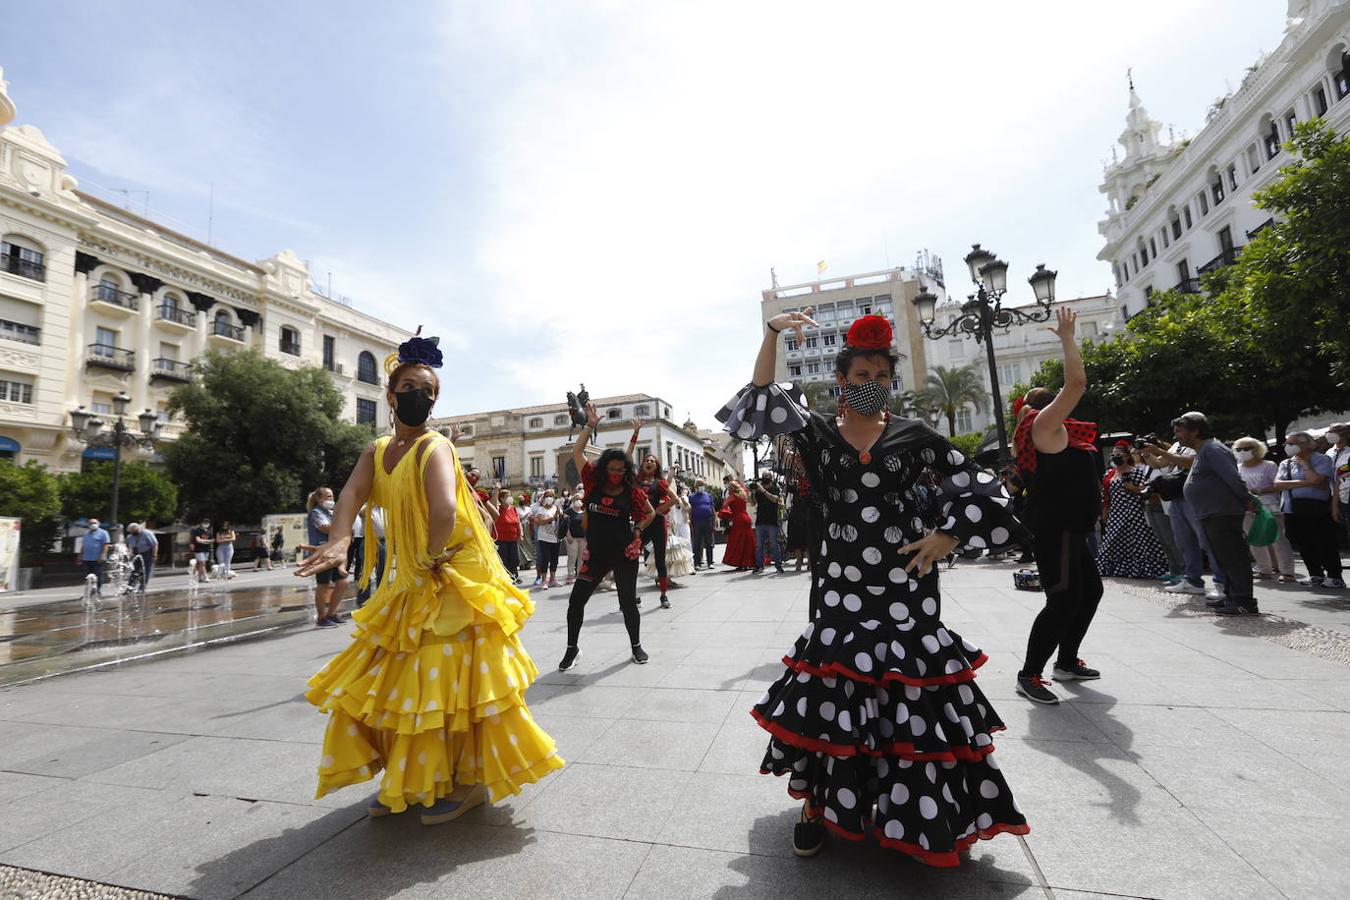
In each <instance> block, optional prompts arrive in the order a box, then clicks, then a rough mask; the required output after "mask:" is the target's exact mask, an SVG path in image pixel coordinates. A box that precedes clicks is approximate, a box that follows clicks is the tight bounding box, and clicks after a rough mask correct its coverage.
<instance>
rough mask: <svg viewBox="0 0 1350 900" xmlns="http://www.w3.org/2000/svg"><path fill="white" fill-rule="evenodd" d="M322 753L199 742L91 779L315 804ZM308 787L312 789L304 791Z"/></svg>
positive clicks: (277, 745) (269, 744)
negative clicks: (318, 760) (318, 757)
mask: <svg viewBox="0 0 1350 900" xmlns="http://www.w3.org/2000/svg"><path fill="white" fill-rule="evenodd" d="M315 755H316V748H315V747H313V746H312V745H309V744H290V743H286V742H283V741H256V740H248V739H245V738H217V737H195V738H192V739H191V740H187V741H184V742H182V743H181V744H175V745H174V746H172V747H168V748H166V749H164V750H161V751H159V752H158V753H152V754H149V755H148V756H142V757H140V758H139V759H134V760H131V761H129V762H125V763H122V764H121V765H116V766H112V767H110V768H107V769H104V770H103V771H100V772H95V773H93V774H91V775H88V776H86V780H88V781H96V782H100V783H102V784H121V785H127V786H131V787H147V788H158V789H163V790H174V791H181V792H188V791H195V792H197V793H202V794H212V795H217V796H223V797H239V798H244V799H249V800H276V801H280V802H284V803H299V804H310V803H313V799H312V798H313V790H314V788H313V784H314V781H313V779H314V770H315V766H316V762H315ZM301 784H308V785H309V787H308V789H301V788H299V785H301Z"/></svg>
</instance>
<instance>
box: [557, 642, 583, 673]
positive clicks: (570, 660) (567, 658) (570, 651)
mask: <svg viewBox="0 0 1350 900" xmlns="http://www.w3.org/2000/svg"><path fill="white" fill-rule="evenodd" d="M580 656H581V648H580V647H568V648H567V652H566V653H564V654H563V658H562V662H560V663H558V671H559V672H566V671H567V670H568V669H570V668H572V667H573V666H575V665H576V664H577V659H578V658H579V657H580Z"/></svg>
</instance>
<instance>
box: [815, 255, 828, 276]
mask: <svg viewBox="0 0 1350 900" xmlns="http://www.w3.org/2000/svg"><path fill="white" fill-rule="evenodd" d="M828 268H829V266H828V265H826V263H825V260H823V259H822V260H821V261H820V262H818V263H816V274H817V275H820V274H821V273H823V272H824V271H825V270H826V269H828Z"/></svg>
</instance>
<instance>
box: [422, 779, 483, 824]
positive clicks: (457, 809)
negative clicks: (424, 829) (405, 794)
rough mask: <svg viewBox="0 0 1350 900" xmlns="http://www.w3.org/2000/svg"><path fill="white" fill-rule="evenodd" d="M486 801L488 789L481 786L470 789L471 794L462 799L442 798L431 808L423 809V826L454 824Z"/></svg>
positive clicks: (425, 807)
mask: <svg viewBox="0 0 1350 900" xmlns="http://www.w3.org/2000/svg"><path fill="white" fill-rule="evenodd" d="M485 800H487V789H486V788H484V787H483V785H481V784H476V785H474V786H473V787H471V788H469V792H468V793H467V794H465V795H464V797H463V798H462V799H458V800H452V799H450V798H449V797H442V798H441V799H439V800H437V801H436V802H435V803H433V804H431V805H430V806H424V807H422V824H423V825H440V824H443V823H445V822H453V821H454V820H455V819H458V818H459V817H460V816H462V815H464V814H465V813H466V812H468V811H469V810H471V809H473V808H474V807H475V806H480V805H482V803H483V802H484V801H485Z"/></svg>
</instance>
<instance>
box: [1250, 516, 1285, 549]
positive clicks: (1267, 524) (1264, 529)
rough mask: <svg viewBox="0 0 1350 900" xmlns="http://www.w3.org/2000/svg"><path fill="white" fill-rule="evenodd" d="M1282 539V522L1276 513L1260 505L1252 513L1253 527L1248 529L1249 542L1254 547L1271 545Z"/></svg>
mask: <svg viewBox="0 0 1350 900" xmlns="http://www.w3.org/2000/svg"><path fill="white" fill-rule="evenodd" d="M1279 539H1280V523H1279V522H1277V521H1275V514H1274V513H1272V512H1271V511H1270V510H1268V509H1266V508H1265V507H1264V506H1258V507H1257V508H1256V512H1255V513H1253V515H1252V527H1251V528H1249V529H1247V543H1248V544H1249V545H1250V546H1252V547H1269V546H1270V545H1271V544H1273V543H1275V542H1276V541H1278V540H1279Z"/></svg>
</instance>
